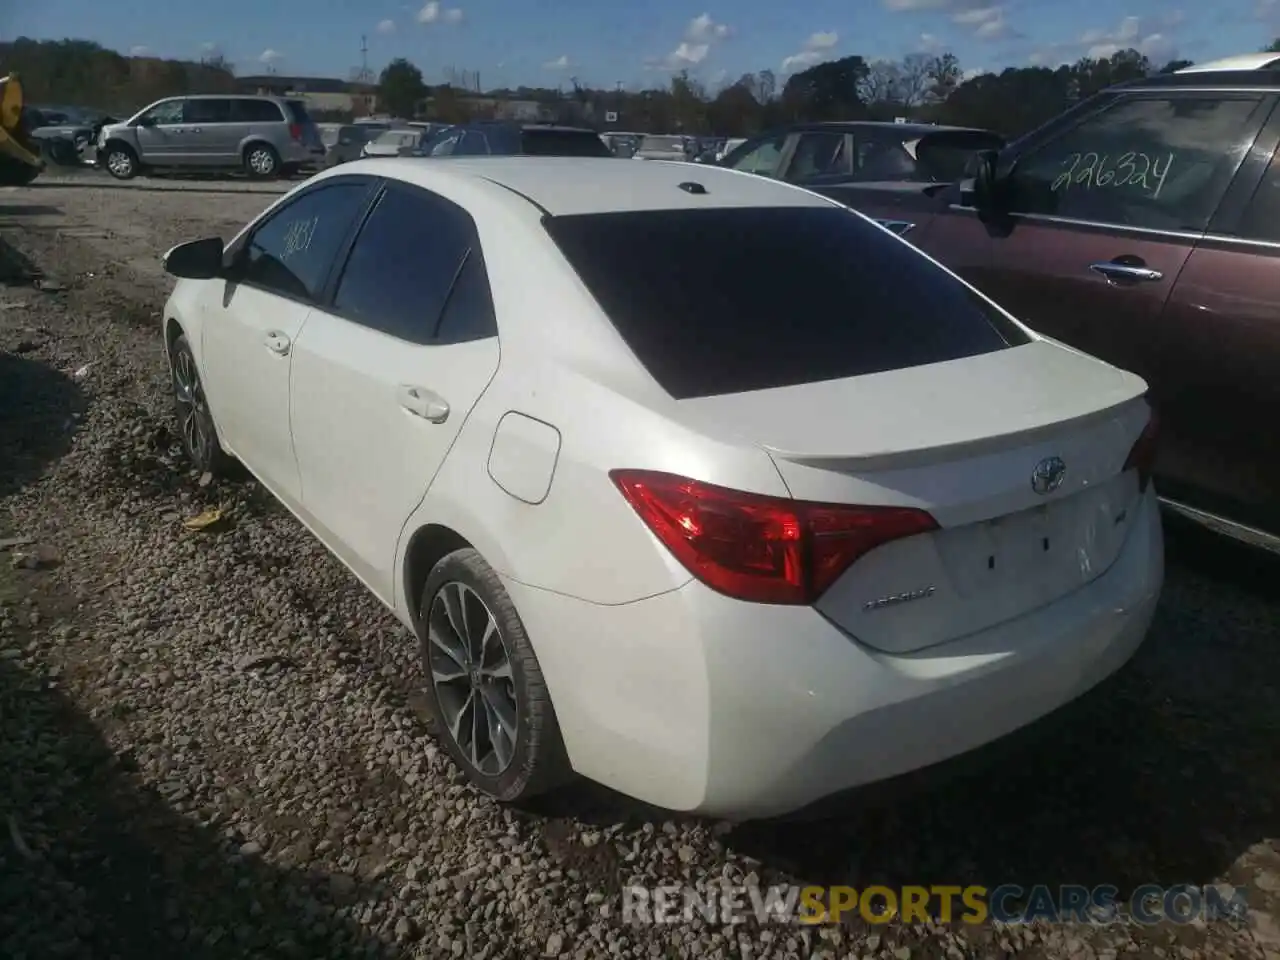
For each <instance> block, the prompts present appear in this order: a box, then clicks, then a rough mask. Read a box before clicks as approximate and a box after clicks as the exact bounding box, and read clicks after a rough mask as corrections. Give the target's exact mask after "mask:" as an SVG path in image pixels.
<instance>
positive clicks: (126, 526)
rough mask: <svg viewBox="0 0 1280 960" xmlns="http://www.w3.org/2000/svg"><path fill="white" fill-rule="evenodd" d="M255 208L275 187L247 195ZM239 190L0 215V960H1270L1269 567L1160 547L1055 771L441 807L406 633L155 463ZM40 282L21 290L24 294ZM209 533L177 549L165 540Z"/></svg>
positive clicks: (284, 519) (39, 201)
mask: <svg viewBox="0 0 1280 960" xmlns="http://www.w3.org/2000/svg"><path fill="white" fill-rule="evenodd" d="M265 189H268V190H269V189H270V188H265ZM263 190H264V188H262V187H257V186H250V185H244V184H238V183H226V184H223V183H219V184H215V185H206V186H205V187H204V188H199V187H198V185H192V184H189V183H183V184H173V183H157V182H149V181H139V182H137V183H136V184H133V185H129V186H123V187H118V186H114V185H111V184H109V183H108V182H105V181H103V180H101V179H99V178H94V177H92V176H88V175H86V176H81V177H58V176H53V177H49V178H47V179H45V180H42V181H38V182H37V184H36V185H35V186H34V187H31V188H27V189H24V190H3V191H0V237H2V238H3V240H4V241H5V243H4V244H3V245H0V282H2V283H3V286H0V503H2V504H3V509H0V541H4V540H5V538H18V537H26V538H30V539H32V540H33V542H32V543H29V544H25V545H14V544H12V543H7V542H6V543H3V544H0V957H3V958H5V960H23V958H25V960H37V958H39V960H43V958H47V957H93V958H109V957H119V958H122V960H132V958H145V960H153V958H160V957H177V956H181V957H183V958H186V960H195V958H203V957H228V958H232V957H234V958H241V957H272V958H274V957H304V956H305V957H319V956H325V957H356V956H364V957H375V956H376V957H475V958H482V957H489V958H497V957H534V956H565V957H597V956H600V957H637V958H639V957H646V958H649V957H652V958H668V957H695V956H696V957H708V958H715V957H729V956H733V957H738V956H741V957H752V958H758V957H810V956H824V957H845V956H850V957H881V956H883V957H892V958H894V960H910V958H913V957H915V958H925V957H947V958H949V960H961V958H964V957H970V956H972V957H994V956H1009V955H1012V954H1019V955H1023V956H1029V957H1073V958H1088V957H1094V956H1097V957H1106V958H1114V957H1116V956H1117V955H1118V954H1123V953H1128V954H1131V955H1134V956H1153V957H1169V958H1176V960H1196V958H1200V957H1211V956H1212V957H1222V956H1237V957H1250V958H1253V957H1257V958H1262V957H1272V958H1274V957H1277V956H1280V925H1278V923H1277V908H1278V907H1280V843H1278V842H1277V840H1276V838H1277V837H1280V828H1278V825H1277V798H1278V797H1280V791H1278V789H1277V777H1276V771H1277V769H1278V761H1280V736H1277V734H1278V731H1280V697H1278V696H1277V689H1276V687H1277V676H1280V629H1278V625H1280V591H1276V590H1275V584H1276V582H1277V573H1278V572H1280V562H1278V561H1280V558H1277V557H1276V556H1275V555H1272V554H1269V553H1266V552H1264V551H1261V550H1259V549H1256V548H1253V547H1247V546H1244V545H1240V544H1236V543H1232V542H1230V541H1227V540H1224V539H1222V538H1220V537H1217V536H1215V535H1213V534H1211V533H1208V532H1206V531H1204V530H1202V529H1199V528H1195V527H1191V526H1187V525H1181V524H1180V525H1178V526H1177V527H1175V528H1174V529H1173V531H1172V536H1171V542H1170V556H1169V570H1168V583H1167V587H1166V593H1165V600H1164V603H1163V606H1162V607H1161V610H1160V613H1159V615H1158V617H1157V620H1156V624H1155V626H1154V629H1153V633H1152V636H1151V639H1150V641H1149V643H1148V644H1147V645H1146V647H1145V648H1144V649H1143V651H1142V653H1141V654H1140V655H1139V657H1138V658H1137V660H1136V661H1135V662H1134V664H1133V665H1132V666H1131V667H1130V668H1129V669H1127V670H1126V671H1124V672H1123V673H1122V674H1121V675H1120V676H1119V677H1118V678H1116V679H1115V680H1114V681H1113V682H1110V683H1108V684H1106V685H1105V686H1104V687H1103V688H1102V689H1100V690H1099V691H1096V692H1095V694H1094V695H1091V696H1090V697H1087V698H1086V699H1085V700H1084V701H1082V702H1081V703H1080V704H1078V705H1076V706H1075V707H1073V708H1071V709H1070V710H1069V711H1068V712H1067V713H1066V714H1064V717H1063V719H1064V720H1065V721H1066V722H1065V723H1064V724H1063V725H1062V726H1061V727H1060V729H1059V730H1058V732H1057V734H1056V735H1055V736H1054V737H1053V738H1052V739H1041V740H1038V741H1036V742H1035V744H1034V746H1032V747H1031V748H1029V749H1023V750H1022V751H1020V752H1018V753H1017V754H1014V755H1011V756H1006V757H1004V758H1002V760H1001V762H1000V763H999V764H997V765H991V766H987V767H985V768H983V769H981V770H977V771H975V772H972V773H969V774H968V775H966V776H963V777H960V778H953V779H951V780H948V781H946V782H944V783H941V784H932V785H930V786H929V787H928V788H927V789H925V788H924V787H920V786H917V787H915V788H914V789H909V790H905V791H900V792H898V793H897V794H895V795H894V796H893V797H892V799H886V798H880V797H878V796H872V795H871V794H866V795H863V796H860V797H857V798H854V799H851V800H849V801H847V802H845V803H843V804H842V805H841V806H840V807H839V808H838V809H837V810H836V811H834V813H833V815H832V816H833V819H831V820H829V821H824V822H774V823H760V824H748V825H742V826H738V827H732V828H731V827H729V826H728V825H724V824H714V823H707V822H697V821H692V820H689V819H687V818H681V817H677V816H674V815H670V814H666V813H663V812H661V811H655V810H651V809H646V808H643V807H641V806H639V805H637V804H635V803H633V802H630V801H627V800H625V799H623V798H619V797H617V796H614V795H612V794H609V793H608V792H607V791H604V790H602V789H598V788H594V787H589V786H586V785H581V786H574V787H571V788H569V789H567V790H565V791H562V792H561V793H560V794H557V795H555V796H553V797H549V798H545V799H544V801H543V802H542V803H540V804H539V806H538V809H536V810H524V811H514V810H509V809H504V808H501V807H499V806H497V805H496V804H494V803H491V802H489V801H488V800H486V799H483V798H481V797H478V796H477V795H476V794H475V793H473V792H472V791H471V790H470V789H469V788H468V787H467V786H465V785H464V784H463V783H462V782H461V780H460V777H459V775H458V773H457V772H456V770H454V769H453V768H452V766H451V765H450V763H449V762H448V760H447V759H446V757H445V754H444V752H443V751H442V750H440V749H438V748H437V746H436V745H435V743H434V742H433V740H432V738H431V736H430V732H429V721H428V720H427V718H425V717H424V714H423V712H422V710H421V701H420V700H419V698H418V696H417V694H416V692H415V683H416V678H417V676H418V669H417V666H416V664H415V663H414V659H413V643H412V641H411V639H410V638H409V636H408V635H407V634H406V632H405V631H404V630H403V629H402V628H401V627H400V626H399V625H398V624H397V623H396V622H395V621H393V619H392V618H391V616H390V615H388V614H387V613H385V612H384V611H383V610H381V609H380V608H379V606H378V605H377V603H376V602H375V601H373V600H372V599H371V598H370V597H369V596H368V595H366V593H365V592H364V591H363V590H362V588H361V587H360V586H359V585H358V584H357V583H356V582H355V581H354V580H353V579H352V577H351V576H350V575H349V574H348V573H347V571H346V570H345V569H344V568H343V567H342V566H341V565H340V564H338V563H337V562H336V561H334V560H332V559H331V558H330V557H329V556H328V555H327V554H326V553H325V552H324V551H323V550H322V549H321V548H320V547H319V545H318V544H317V543H315V542H314V541H313V540H312V539H311V538H310V537H309V536H308V535H307V534H306V533H305V532H304V531H303V529H302V528H301V527H300V526H299V525H298V524H297V523H296V522H295V521H294V520H293V518H292V517H291V516H290V515H289V514H288V513H287V512H285V511H284V510H283V509H281V508H278V507H277V506H275V505H274V504H273V502H271V501H270V500H269V499H268V498H267V497H266V496H265V495H264V494H263V493H262V492H261V491H260V490H259V489H258V488H257V487H256V485H255V484H254V483H253V482H251V481H248V480H243V481H236V482H230V483H214V484H210V485H205V486H202V485H201V484H200V482H199V479H198V478H196V477H193V476H191V475H190V473H189V472H188V471H187V470H186V468H185V465H184V463H183V461H182V459H181V457H180V456H179V455H178V453H177V447H176V445H175V440H174V435H173V433H172V432H171V431H172V428H173V423H172V421H171V419H170V402H169V399H168V394H167V384H166V379H165V374H164V366H163V360H162V349H161V342H160V337H159V327H158V323H157V319H158V316H159V310H160V308H161V306H162V303H163V299H164V296H165V294H166V293H167V289H168V284H167V282H166V279H165V277H164V276H163V274H162V273H161V272H160V270H159V266H158V262H157V259H156V257H157V254H158V253H159V252H161V251H162V250H164V249H165V248H167V247H168V246H169V245H171V244H173V243H176V242H178V241H180V240H183V239H190V238H193V237H196V236H201V235H207V234H210V233H218V232H221V233H222V234H223V235H224V236H229V235H230V233H231V231H232V229H233V228H234V227H237V226H239V225H240V224H242V223H243V222H244V221H245V220H246V219H247V218H248V217H250V216H252V215H253V214H254V213H255V212H256V211H257V210H260V209H261V208H262V207H263V206H264V205H265V204H266V203H268V202H269V201H270V195H264V193H263V192H261V191H263ZM37 274H39V275H42V276H43V277H44V278H45V282H43V283H37V282H35V281H34V278H35V276H36V275H37ZM214 505H220V506H222V507H224V509H225V510H226V514H227V520H226V521H225V522H224V523H223V524H222V525H221V527H219V528H215V529H211V530H208V531H205V532H201V533H193V532H189V531H187V530H185V529H184V528H183V525H182V521H183V520H184V519H185V518H187V517H189V516H191V515H193V514H195V513H197V512H199V511H200V510H202V509H204V508H206V507H209V506H214ZM744 878H745V879H746V881H747V882H751V881H752V879H753V878H754V879H755V880H758V881H759V882H760V883H762V884H768V883H780V882H793V881H795V882H812V883H847V884H853V885H857V886H865V885H867V884H869V883H875V882H885V883H890V884H894V883H898V884H942V883H985V884H987V885H988V886H994V885H997V884H999V883H1005V882H1019V883H1023V884H1027V885H1029V884H1034V883H1046V884H1050V885H1057V884H1064V883H1083V884H1095V883H1112V884H1115V885H1117V886H1118V887H1119V888H1120V889H1121V890H1122V891H1124V892H1126V893H1127V892H1128V891H1130V890H1132V889H1133V888H1134V887H1135V886H1137V885H1139V884H1142V883H1158V884H1163V885H1172V884H1180V883H1188V884H1193V885H1208V884H1212V883H1232V884H1244V885H1247V886H1248V887H1249V888H1250V893H1249V900H1250V906H1251V908H1252V909H1251V910H1250V913H1249V916H1248V917H1247V919H1246V920H1245V922H1243V923H1233V922H1228V921H1221V922H1214V923H1210V924H1204V923H1199V924H1192V925H1186V926H1180V927H1179V926H1169V925H1165V926H1157V927H1140V926H1137V925H1135V924H1127V923H1122V924H1118V925H1113V926H1108V927H1102V928H1099V927H1091V928H1084V927H1057V928H1052V929H1050V928H1046V927H1040V926H1031V927H1025V928H996V927H981V928H959V927H953V926H949V925H946V924H942V923H940V922H939V923H933V924H916V925H903V924H900V923H898V922H897V921H895V922H894V923H891V924H889V925H887V926H880V927H876V928H868V927H866V926H864V925H861V924H860V923H853V924H848V925H845V926H842V927H840V928H823V929H821V930H806V931H804V932H803V933H802V932H801V931H799V930H797V929H796V928H781V927H770V928H766V929H760V928H757V927H755V926H754V925H751V924H746V925H743V926H740V927H736V928H733V929H727V928H717V927H714V926H710V925H706V924H699V925H673V926H661V927H642V926H635V925H624V924H623V923H622V922H621V920H620V919H619V917H618V912H619V911H618V905H619V891H620V888H621V886H622V885H625V884H629V883H633V882H645V883H651V884H653V883H666V884H672V883H675V884H679V883H689V882H700V881H729V882H741V881H742V880H743V879H744Z"/></svg>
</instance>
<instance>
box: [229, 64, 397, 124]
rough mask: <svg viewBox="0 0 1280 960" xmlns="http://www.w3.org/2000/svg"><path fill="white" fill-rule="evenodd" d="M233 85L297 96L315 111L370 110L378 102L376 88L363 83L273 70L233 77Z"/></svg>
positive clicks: (364, 112) (363, 111) (242, 90)
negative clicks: (280, 74)
mask: <svg viewBox="0 0 1280 960" xmlns="http://www.w3.org/2000/svg"><path fill="white" fill-rule="evenodd" d="M236 86H237V88H238V89H239V90H240V91H241V92H243V93H259V94H275V95H276V96H282V97H285V96H288V97H297V98H298V99H299V100H302V101H303V102H304V103H306V105H307V109H308V110H311V111H314V112H316V113H320V112H335V113H355V114H357V115H360V114H367V113H373V112H374V111H375V110H376V109H377V106H378V103H377V101H378V97H377V92H376V91H375V90H374V89H373V88H372V87H370V86H369V85H367V84H359V83H353V82H352V81H350V80H338V79H336V78H334V77H284V76H279V75H277V74H274V73H269V74H263V75H262V76H256V77H237V78H236Z"/></svg>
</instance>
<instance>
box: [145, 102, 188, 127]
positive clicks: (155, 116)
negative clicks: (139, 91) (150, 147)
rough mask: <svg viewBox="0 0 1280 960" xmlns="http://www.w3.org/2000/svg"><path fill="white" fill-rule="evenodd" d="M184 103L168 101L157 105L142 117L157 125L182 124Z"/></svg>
mask: <svg viewBox="0 0 1280 960" xmlns="http://www.w3.org/2000/svg"><path fill="white" fill-rule="evenodd" d="M182 103H183V101H181V100H166V101H165V102H164V103H157V104H156V105H155V106H154V107H152V108H151V109H150V110H148V111H147V112H146V113H144V114H143V115H142V117H143V118H146V119H149V120H154V121H155V122H156V123H181V122H182ZM139 119H142V118H139Z"/></svg>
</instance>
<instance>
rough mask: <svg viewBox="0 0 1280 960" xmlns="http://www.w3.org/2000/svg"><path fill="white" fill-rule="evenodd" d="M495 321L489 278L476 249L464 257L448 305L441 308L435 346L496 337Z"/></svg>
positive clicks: (477, 248)
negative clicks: (464, 259)
mask: <svg viewBox="0 0 1280 960" xmlns="http://www.w3.org/2000/svg"><path fill="white" fill-rule="evenodd" d="M497 334H498V319H497V317H495V316H494V311H493V293H492V291H491V290H490V289H489V274H488V272H487V271H486V270H485V268H484V257H483V256H481V254H480V247H479V246H475V247H473V248H472V249H471V252H470V253H468V254H467V259H466V262H464V263H463V264H462V269H461V270H460V271H459V272H458V279H457V280H455V281H454V284H453V290H452V292H450V294H449V302H448V303H446V304H445V306H444V315H443V316H442V317H441V318H440V327H439V329H438V330H437V331H436V342H437V343H442V344H445V343H470V342H471V341H472V340H485V339H487V338H489V337H494V336H497Z"/></svg>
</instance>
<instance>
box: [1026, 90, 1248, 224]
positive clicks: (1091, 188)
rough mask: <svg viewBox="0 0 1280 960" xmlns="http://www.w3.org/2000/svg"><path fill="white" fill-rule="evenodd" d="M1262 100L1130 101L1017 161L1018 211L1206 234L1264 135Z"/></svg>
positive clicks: (1123, 102)
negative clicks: (1242, 164)
mask: <svg viewBox="0 0 1280 960" xmlns="http://www.w3.org/2000/svg"><path fill="white" fill-rule="evenodd" d="M1260 103H1261V98H1260V97H1256V96H1217V95H1212V96H1190V97H1176V98H1175V97H1168V98H1154V97H1127V98H1124V99H1121V100H1119V101H1118V102H1117V103H1115V104H1114V105H1113V106H1111V107H1110V108H1108V109H1106V110H1104V111H1103V112H1102V113H1099V114H1095V115H1093V116H1090V117H1086V118H1085V119H1084V120H1082V121H1080V123H1079V124H1077V125H1076V126H1075V127H1074V128H1072V129H1071V130H1068V131H1067V132H1066V133H1065V134H1063V135H1062V136H1060V137H1058V138H1057V139H1055V140H1052V141H1050V142H1049V143H1047V144H1045V145H1044V146H1042V147H1039V148H1035V149H1033V150H1032V151H1031V152H1030V153H1028V154H1027V155H1025V156H1024V157H1023V159H1022V160H1021V161H1019V163H1018V166H1017V168H1016V170H1015V171H1014V174H1013V177H1012V178H1011V181H1010V184H1009V186H1010V193H1009V200H1010V204H1011V209H1012V210H1013V211H1015V212H1019V213H1039V214H1049V215H1053V216H1059V217H1068V218H1071V219H1076V220H1091V221H1096V222H1099V223H1112V224H1118V225H1124V226H1134V227H1147V228H1153V229H1162V230H1193V231H1198V230H1203V229H1204V228H1205V226H1206V225H1207V224H1208V222H1209V218H1210V217H1211V216H1212V215H1213V212H1214V210H1215V209H1217V206H1218V201H1219V200H1221V199H1222V195H1223V194H1224V193H1225V192H1226V189H1227V186H1228V185H1229V184H1230V182H1231V178H1232V177H1233V176H1234V175H1235V172H1236V168H1237V167H1239V165H1240V162H1241V161H1242V160H1243V159H1244V156H1245V153H1246V152H1247V151H1248V149H1249V146H1250V144H1252V143H1253V139H1254V136H1255V135H1256V134H1257V127H1258V119H1257V118H1255V117H1254V114H1255V112H1258V110H1259V105H1260Z"/></svg>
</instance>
